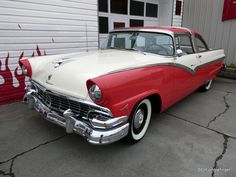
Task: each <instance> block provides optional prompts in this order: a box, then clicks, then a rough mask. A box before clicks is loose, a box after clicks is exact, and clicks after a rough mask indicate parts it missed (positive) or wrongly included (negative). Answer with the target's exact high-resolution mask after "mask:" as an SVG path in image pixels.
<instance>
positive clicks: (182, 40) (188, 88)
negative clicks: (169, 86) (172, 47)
mask: <svg viewBox="0 0 236 177" xmlns="http://www.w3.org/2000/svg"><path fill="white" fill-rule="evenodd" d="M175 44H176V51H178V50H181V51H182V54H181V55H179V56H176V58H175V60H174V65H175V66H176V67H175V68H176V69H175V71H174V93H175V95H174V99H175V100H176V101H177V100H180V99H182V98H183V97H185V96H187V95H188V94H190V93H191V92H193V91H194V90H195V89H196V87H197V83H196V76H195V68H196V67H197V66H198V64H199V63H198V62H199V61H198V59H197V57H198V54H196V53H195V50H194V47H193V41H192V38H191V34H190V33H184V34H176V35H175Z"/></svg>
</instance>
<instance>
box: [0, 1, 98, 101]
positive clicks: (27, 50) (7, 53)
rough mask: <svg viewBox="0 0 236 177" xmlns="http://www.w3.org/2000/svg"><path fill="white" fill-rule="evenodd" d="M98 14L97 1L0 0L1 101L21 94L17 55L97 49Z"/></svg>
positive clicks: (21, 77)
mask: <svg viewBox="0 0 236 177" xmlns="http://www.w3.org/2000/svg"><path fill="white" fill-rule="evenodd" d="M97 13H98V12H97V0H89V1H87V0H76V1H74V0H40V1H31V0H18V1H12V0H1V3H0V104H2V103H7V102H10V101H12V100H18V99H20V98H22V96H23V94H24V87H25V81H26V80H27V78H25V77H24V76H23V74H22V72H21V69H20V68H19V65H18V61H19V58H23V57H24V58H25V57H26V58H27V57H31V56H39V55H53V54H60V53H69V52H78V51H81V52H83V51H86V50H87V49H88V50H94V49H97V47H98V16H97ZM86 26H87V27H86ZM86 29H87V30H86ZM86 31H87V39H86ZM86 41H88V43H87V42H86Z"/></svg>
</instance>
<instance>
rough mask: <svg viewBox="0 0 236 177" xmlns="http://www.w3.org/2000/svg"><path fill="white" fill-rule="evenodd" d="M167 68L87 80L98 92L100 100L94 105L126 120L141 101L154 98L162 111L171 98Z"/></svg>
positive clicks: (169, 70)
mask: <svg viewBox="0 0 236 177" xmlns="http://www.w3.org/2000/svg"><path fill="white" fill-rule="evenodd" d="M171 72H172V70H171V67H169V66H151V67H146V68H138V69H132V70H127V71H122V72H118V73H113V74H108V75H104V76H101V77H98V78H94V79H91V80H92V82H94V83H96V84H97V85H98V86H99V88H101V90H102V94H103V98H102V100H101V101H100V102H99V103H98V104H100V105H101V106H104V107H107V108H109V109H110V110H111V111H112V113H113V115H115V117H119V116H123V115H127V116H129V115H130V113H131V111H132V110H133V107H134V106H135V105H136V104H137V103H138V102H139V101H141V100H142V99H144V98H146V97H148V96H150V95H153V94H158V95H159V96H160V98H161V102H162V105H161V110H163V109H164V108H165V107H166V105H168V101H169V99H170V97H171V93H172V89H173V82H172V81H173V79H172V80H171V79H170V78H171V77H172V75H171Z"/></svg>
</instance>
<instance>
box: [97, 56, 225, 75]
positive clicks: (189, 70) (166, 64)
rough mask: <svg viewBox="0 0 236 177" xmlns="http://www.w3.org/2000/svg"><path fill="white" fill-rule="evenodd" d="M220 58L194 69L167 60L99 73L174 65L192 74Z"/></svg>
mask: <svg viewBox="0 0 236 177" xmlns="http://www.w3.org/2000/svg"><path fill="white" fill-rule="evenodd" d="M221 60H224V57H223V58H219V59H216V60H213V61H210V62H207V63H203V64H201V65H198V66H197V67H195V68H194V70H193V69H191V68H189V67H187V66H185V65H182V64H179V63H175V62H167V63H154V64H147V65H143V66H137V67H129V68H123V69H119V70H115V71H112V72H108V73H106V74H104V75H101V76H105V75H108V74H115V73H119V72H123V71H128V70H133V69H140V68H145V67H152V66H174V67H178V68H181V69H183V70H185V71H187V72H189V73H191V74H192V75H194V74H195V72H196V70H198V69H199V68H201V67H204V66H206V65H209V64H212V63H215V62H218V61H221ZM101 76H100V77H101Z"/></svg>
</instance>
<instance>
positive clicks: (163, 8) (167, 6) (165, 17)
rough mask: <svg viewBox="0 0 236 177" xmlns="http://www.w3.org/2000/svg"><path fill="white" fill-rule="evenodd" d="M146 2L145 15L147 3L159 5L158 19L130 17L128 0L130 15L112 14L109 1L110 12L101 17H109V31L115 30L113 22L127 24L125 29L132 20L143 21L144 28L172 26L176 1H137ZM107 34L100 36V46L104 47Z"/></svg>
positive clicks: (100, 13) (102, 14)
mask: <svg viewBox="0 0 236 177" xmlns="http://www.w3.org/2000/svg"><path fill="white" fill-rule="evenodd" d="M137 1H141V2H144V14H146V3H153V4H158V17H157V18H156V17H146V16H145V15H144V16H134V15H130V13H129V12H130V8H129V4H130V0H128V14H127V15H122V14H114V13H111V12H110V8H109V7H110V0H108V12H107V13H104V12H99V16H101V17H108V18H109V20H108V22H109V31H111V30H113V22H114V21H116V22H125V23H126V25H125V27H129V26H130V24H129V20H130V19H137V20H143V21H144V26H171V23H172V14H173V12H172V7H173V1H174V0H137ZM106 37H107V34H99V39H100V46H102V43H103V41H104V40H105V39H106Z"/></svg>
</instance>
